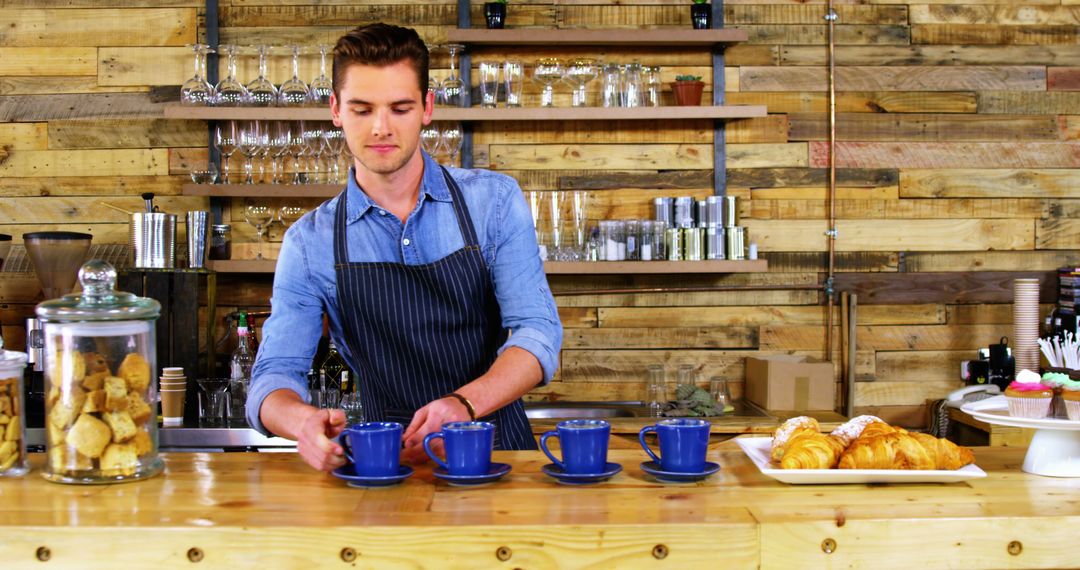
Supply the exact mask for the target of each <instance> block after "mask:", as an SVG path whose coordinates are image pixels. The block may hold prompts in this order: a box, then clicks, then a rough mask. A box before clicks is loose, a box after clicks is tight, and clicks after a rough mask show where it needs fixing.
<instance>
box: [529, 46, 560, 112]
mask: <svg viewBox="0 0 1080 570" xmlns="http://www.w3.org/2000/svg"><path fill="white" fill-rule="evenodd" d="M562 77H563V64H562V61H561V60H560V59H559V58H557V57H545V58H541V59H538V60H536V67H534V68H533V79H535V80H536V81H538V82H539V83H540V84H542V85H543V86H544V90H543V91H542V92H541V93H540V106H541V107H554V106H555V90H554V87H553V85H554V84H555V82H556V81H558V80H560V79H562Z"/></svg>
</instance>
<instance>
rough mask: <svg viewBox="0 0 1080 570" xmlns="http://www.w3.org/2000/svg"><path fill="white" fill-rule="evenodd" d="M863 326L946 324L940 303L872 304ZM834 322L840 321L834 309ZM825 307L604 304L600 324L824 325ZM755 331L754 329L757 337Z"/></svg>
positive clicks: (861, 316) (862, 314) (862, 317)
mask: <svg viewBox="0 0 1080 570" xmlns="http://www.w3.org/2000/svg"><path fill="white" fill-rule="evenodd" d="M859 309H860V310H859V323H860V324H864V325H899V324H944V323H945V310H944V307H943V306H941V305H869V306H867V307H860V308H859ZM834 310H835V314H834V315H833V319H834V322H839V321H840V312H839V308H835V309H834ZM826 316H827V313H826V308H825V307H817V306H815V307H791V306H789V307H665V308H662V309H660V308H655V309H654V308H649V307H642V308H624V307H602V308H600V309H599V310H598V313H597V318H598V320H599V326H600V327H615V328H618V327H623V328H632V327H649V326H652V327H757V326H762V325H769V324H773V325H775V324H797V325H810V324H821V325H823V324H825V320H826ZM756 332H757V331H756V330H754V333H755V337H756Z"/></svg>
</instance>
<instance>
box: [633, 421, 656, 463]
mask: <svg viewBox="0 0 1080 570" xmlns="http://www.w3.org/2000/svg"><path fill="white" fill-rule="evenodd" d="M649 432H652V433H656V426H645V427H643V428H641V431H639V432H638V442H639V443H641V448H642V449H644V450H645V453H648V454H649V457H652V458H653V461H655V462H656V463H660V457H658V456H657V455H656V454H655V453H653V450H652V449H650V448H649V445H648V444H647V443H645V434H647V433H649Z"/></svg>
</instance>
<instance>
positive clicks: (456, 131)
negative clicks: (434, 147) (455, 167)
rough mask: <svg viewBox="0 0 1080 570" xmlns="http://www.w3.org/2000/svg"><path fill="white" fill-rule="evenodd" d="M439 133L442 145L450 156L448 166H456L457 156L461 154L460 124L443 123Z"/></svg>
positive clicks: (462, 137)
mask: <svg viewBox="0 0 1080 570" xmlns="http://www.w3.org/2000/svg"><path fill="white" fill-rule="evenodd" d="M439 130H440V131H441V136H440V137H439V138H440V139H442V145H443V147H444V148H445V149H446V152H447V154H449V155H450V164H457V155H458V153H459V152H461V144H462V143H463V142H464V136H463V134H462V132H461V123H458V122H452V123H445V124H443V125H442V127H441V128H440V129H439Z"/></svg>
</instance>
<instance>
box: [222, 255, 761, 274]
mask: <svg viewBox="0 0 1080 570" xmlns="http://www.w3.org/2000/svg"><path fill="white" fill-rule="evenodd" d="M276 263H277V260H274V259H230V260H211V261H209V262H207V267H208V268H209V269H213V270H214V271H217V272H218V273H273V272H274V266H275V264H276ZM768 270H769V264H768V262H767V261H765V260H764V259H746V260H737V261H736V260H707V261H591V262H590V261H547V262H545V263H544V271H545V272H546V273H547V274H548V275H626V274H637V275H646V274H653V273H661V274H672V273H676V274H677V273H764V272H766V271H768Z"/></svg>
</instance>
